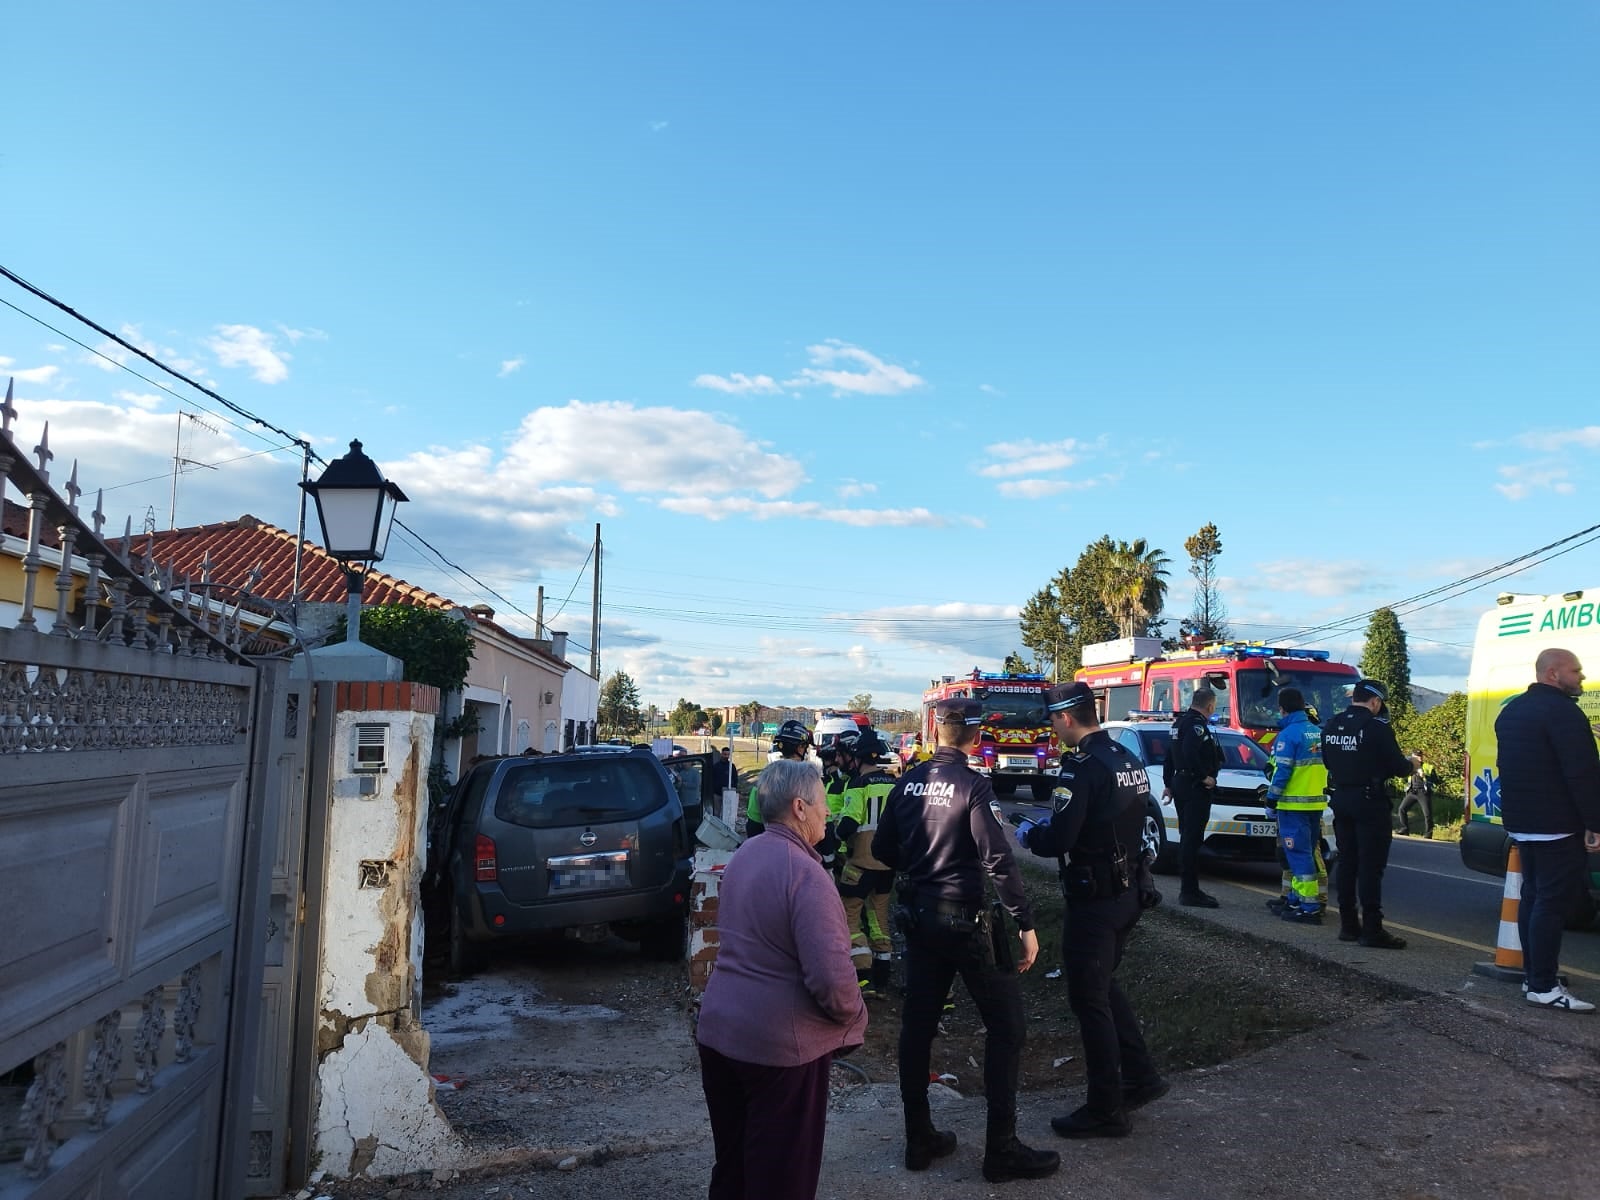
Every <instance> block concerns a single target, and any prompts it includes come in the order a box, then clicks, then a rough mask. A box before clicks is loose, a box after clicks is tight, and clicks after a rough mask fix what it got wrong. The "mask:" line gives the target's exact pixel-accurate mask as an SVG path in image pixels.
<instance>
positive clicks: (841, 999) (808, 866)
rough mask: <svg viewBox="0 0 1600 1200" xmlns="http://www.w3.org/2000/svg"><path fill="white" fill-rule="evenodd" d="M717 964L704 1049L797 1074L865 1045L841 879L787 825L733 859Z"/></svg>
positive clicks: (703, 1012) (706, 1005) (709, 989)
mask: <svg viewBox="0 0 1600 1200" xmlns="http://www.w3.org/2000/svg"><path fill="white" fill-rule="evenodd" d="M717 940H718V943H719V949H718V951H717V965H716V968H715V970H713V971H712V972H711V979H710V980H709V981H708V982H707V984H706V992H705V997H704V999H703V1000H702V1001H701V1005H700V1026H699V1032H698V1035H697V1036H698V1038H699V1041H700V1044H701V1045H703V1046H707V1047H709V1048H710V1049H712V1050H715V1051H717V1052H718V1053H719V1054H724V1055H726V1056H727V1057H729V1058H733V1059H738V1060H739V1061H740V1062H748V1063H758V1064H760V1065H762V1066H769V1067H798V1066H802V1065H804V1064H805V1063H809V1062H812V1061H814V1060H816V1059H818V1058H821V1057H822V1056H823V1055H825V1054H834V1053H839V1052H844V1051H849V1050H854V1049H855V1048H856V1047H857V1046H859V1045H861V1040H862V1037H863V1035H864V1033H865V1031H866V1028H867V1006H866V1004H865V1003H864V1002H863V1001H862V999H861V987H860V985H859V984H858V983H857V982H856V972H855V967H854V966H853V965H852V964H851V962H850V934H849V932H848V931H847V930H846V928H845V921H844V906H843V905H842V904H841V903H840V901H839V893H838V890H837V889H836V888H835V887H834V883H833V877H832V876H831V875H829V874H828V872H827V871H825V870H824V869H823V867H822V859H821V858H820V857H819V856H818V855H817V852H816V851H815V850H813V849H812V848H811V847H810V846H808V845H806V844H805V842H804V841H803V840H802V839H801V837H800V835H799V834H797V833H795V832H794V830H792V829H790V828H789V827H788V826H786V825H769V826H767V831H766V832H765V833H763V834H761V835H760V836H758V837H753V838H751V839H750V840H749V841H747V842H746V843H745V844H744V845H742V846H740V847H739V849H738V850H736V851H735V852H734V855H733V857H732V858H731V859H729V860H728V866H727V868H726V869H725V870H724V871H723V874H722V887H721V890H720V895H719V899H718V905H717Z"/></svg>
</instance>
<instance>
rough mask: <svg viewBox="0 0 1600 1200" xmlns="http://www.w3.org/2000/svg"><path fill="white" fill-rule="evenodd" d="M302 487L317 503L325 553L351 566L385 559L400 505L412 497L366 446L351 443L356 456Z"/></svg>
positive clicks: (334, 464)
mask: <svg viewBox="0 0 1600 1200" xmlns="http://www.w3.org/2000/svg"><path fill="white" fill-rule="evenodd" d="M300 486H301V487H303V488H305V490H306V491H308V492H310V493H311V498H312V499H313V500H315V501H316V502H317V520H318V521H320V522H321V523H322V548H323V549H324V550H326V551H327V552H328V553H329V554H331V555H332V556H333V557H334V558H338V559H343V560H344V561H346V562H381V561H383V552H384V550H385V549H386V548H387V547H388V545H389V526H390V524H391V523H392V522H393V521H394V506H395V505H396V504H397V503H399V502H400V501H402V500H404V499H405V498H406V494H405V493H404V492H402V491H401V490H400V489H399V488H398V487H396V486H395V485H394V484H392V483H390V482H389V481H388V480H387V479H385V478H384V477H383V472H382V471H380V470H378V464H377V463H375V462H373V461H372V460H371V459H370V458H368V457H367V456H366V455H365V454H363V453H362V452H361V443H360V442H358V441H357V442H351V443H350V453H349V454H346V455H345V456H344V457H343V458H336V459H334V460H333V461H332V462H331V463H329V464H328V469H327V470H326V471H324V472H323V473H322V478H321V479H319V480H317V481H316V482H315V483H302V484H301V485H300Z"/></svg>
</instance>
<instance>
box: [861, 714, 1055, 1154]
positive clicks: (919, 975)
mask: <svg viewBox="0 0 1600 1200" xmlns="http://www.w3.org/2000/svg"><path fill="white" fill-rule="evenodd" d="M934 721H935V732H936V734H937V737H938V742H939V746H938V749H936V750H935V751H934V752H933V755H932V757H931V758H929V759H928V761H927V762H923V763H918V764H917V765H916V766H914V767H912V768H911V769H910V770H909V771H907V772H906V773H905V774H904V775H903V776H901V778H900V780H899V782H898V783H897V784H895V787H894V790H893V791H892V792H891V793H890V794H889V799H888V803H887V804H886V805H885V806H884V810H883V814H882V816H881V818H880V819H879V822H878V831H877V833H876V834H875V835H874V836H873V839H872V852H873V854H875V855H876V856H877V857H878V858H879V859H880V860H881V861H883V862H884V863H886V864H888V865H889V866H891V867H894V868H895V869H897V870H899V871H901V872H903V875H904V878H903V880H902V883H901V886H900V899H901V907H900V909H899V920H900V922H901V928H902V929H903V930H904V932H905V935H906V1003H905V1010H904V1012H903V1014H902V1016H901V1022H900V1098H901V1101H902V1103H904V1105H905V1116H906V1169H907V1170H911V1171H921V1170H923V1169H925V1168H926V1167H927V1166H928V1165H929V1164H930V1163H931V1162H932V1161H933V1160H934V1159H936V1158H941V1157H943V1156H944V1155H946V1154H949V1153H951V1152H952V1151H954V1150H955V1148H956V1135H955V1134H953V1133H949V1132H945V1131H941V1130H938V1129H935V1128H934V1127H933V1118H932V1116H931V1114H930V1112H929V1109H928V1062H929V1052H930V1048H931V1046H932V1044H933V1036H934V1032H935V1030H936V1029H937V1028H938V1025H939V1011H940V1008H941V1006H942V1005H943V1003H944V998H945V995H946V994H947V993H948V992H949V989H950V985H951V983H952V982H953V981H954V979H955V976H956V975H957V974H960V976H961V978H962V980H963V981H964V982H965V983H966V985H967V991H968V993H969V994H970V995H971V996H972V999H973V1002H974V1003H975V1004H976V1005H977V1006H978V1012H979V1013H980V1014H982V1017H983V1024H984V1028H985V1031H986V1034H985V1041H984V1049H983V1084H984V1087H983V1090H984V1095H985V1097H986V1098H987V1101H988V1106H989V1120H988V1133H987V1138H986V1148H985V1151H984V1156H983V1177H984V1178H985V1179H987V1180H988V1181H989V1182H990V1183H1001V1182H1004V1181H1005V1180H1008V1179H1042V1178H1044V1177H1045V1176H1046V1175H1051V1174H1054V1172H1055V1171H1056V1169H1057V1168H1058V1167H1059V1166H1060V1165H1061V1156H1060V1155H1058V1154H1057V1153H1056V1152H1055V1151H1053V1150H1035V1149H1032V1148H1031V1147H1028V1146H1025V1145H1023V1144H1022V1143H1021V1142H1020V1141H1018V1140H1017V1079H1018V1075H1019V1073H1020V1071H1021V1066H1022V1045H1023V1041H1024V1040H1025V1038H1026V1024H1025V1018H1024V1017H1023V1013H1022V990H1021V987H1020V985H1019V983H1018V980H1017V975H1016V972H1017V971H1026V970H1027V969H1028V968H1029V967H1031V966H1032V965H1033V962H1034V959H1036V958H1037V957H1038V956H1039V938H1038V935H1037V934H1035V933H1034V931H1033V914H1032V912H1031V910H1030V909H1029V906H1028V898H1027V895H1026V894H1025V893H1024V892H1023V890H1022V879H1021V876H1020V873H1019V872H1018V869H1017V864H1016V862H1015V860H1014V859H1013V858H1012V856H1011V849H1010V847H1009V846H1008V845H1007V844H1006V837H1005V833H1004V832H1003V831H1002V830H1001V828H1000V823H999V822H998V821H996V820H995V818H994V812H993V810H992V809H990V807H989V802H990V800H991V799H992V798H993V796H994V790H993V789H992V788H991V787H990V786H989V781H988V779H986V778H985V777H984V776H982V775H979V774H978V773H977V772H976V771H974V770H972V768H970V767H969V766H967V752H968V750H969V749H970V748H971V747H972V746H973V745H974V744H975V743H976V742H977V740H978V734H979V730H980V728H981V724H982V721H983V706H982V705H981V704H980V703H979V702H978V701H976V700H967V699H952V700H941V701H939V703H938V704H936V705H935V706H934ZM985 876H988V877H989V878H990V879H992V880H994V885H995V890H996V891H997V892H998V893H999V896H1000V905H1002V906H1004V908H1005V910H1006V911H1007V912H1009V913H1010V914H1011V916H1012V917H1013V918H1014V919H1015V920H1016V922H1017V928H1018V930H1019V931H1020V932H1019V934H1018V937H1019V939H1020V941H1021V944H1022V956H1021V959H1020V960H1019V961H1018V962H1017V964H1016V968H1015V969H1013V968H1012V965H1011V950H1010V943H1009V941H1008V940H1007V938H1006V936H1005V932H1004V929H1003V927H1001V926H999V925H997V924H995V921H996V920H997V917H996V915H995V914H993V913H991V911H990V909H989V906H988V903H987V901H986V899H985V896H984V877H985Z"/></svg>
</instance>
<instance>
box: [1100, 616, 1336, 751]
mask: <svg viewBox="0 0 1600 1200" xmlns="http://www.w3.org/2000/svg"><path fill="white" fill-rule="evenodd" d="M1360 677H1361V674H1360V672H1359V671H1357V670H1356V669H1355V668H1354V667H1352V666H1350V665H1349V664H1348V663H1340V662H1334V661H1333V656H1332V654H1330V653H1329V652H1328V651H1327V650H1301V649H1298V648H1288V647H1282V646H1266V645H1262V644H1261V643H1259V642H1215V643H1212V644H1210V645H1206V646H1198V647H1195V648H1193V649H1186V650H1170V651H1169V650H1164V649H1163V648H1162V645H1161V639H1160V638H1151V637H1136V638H1121V639H1119V640H1117V641H1112V642H1096V643H1094V644H1093V645H1089V646H1085V647H1084V648H1083V666H1082V667H1081V668H1080V669H1079V670H1078V671H1077V672H1075V673H1074V675H1073V678H1074V679H1076V680H1080V681H1081V682H1083V683H1087V684H1088V685H1089V686H1090V687H1091V688H1093V689H1094V692H1095V695H1096V696H1098V697H1099V699H1100V719H1101V720H1102V721H1116V720H1122V719H1124V718H1126V717H1127V716H1128V714H1129V713H1131V712H1135V711H1141V710H1142V711H1145V712H1170V713H1176V712H1181V711H1183V710H1184V709H1186V708H1188V707H1189V702H1190V701H1191V700H1193V699H1194V692H1195V689H1196V688H1198V687H1202V686H1203V687H1208V688H1210V689H1211V690H1212V691H1214V692H1216V694H1217V711H1216V715H1217V717H1219V718H1221V719H1223V720H1225V721H1226V722H1227V723H1228V725H1229V726H1230V727H1231V728H1233V729H1237V730H1240V731H1241V732H1243V733H1245V734H1246V735H1247V736H1249V737H1252V738H1254V739H1255V740H1256V741H1258V742H1260V743H1261V744H1262V745H1263V746H1270V745H1271V744H1272V741H1273V739H1274V738H1276V737H1277V733H1278V717H1279V716H1280V713H1279V712H1278V690H1279V689H1280V688H1285V687H1295V688H1299V689H1300V694H1301V695H1302V696H1304V697H1305V702H1306V707H1307V708H1308V709H1310V710H1311V711H1312V713H1313V715H1314V716H1315V717H1316V719H1317V720H1319V721H1326V720H1327V719H1328V718H1329V717H1331V716H1333V715H1334V714H1335V713H1340V712H1343V711H1344V710H1345V709H1346V708H1348V707H1349V705H1350V689H1351V687H1352V686H1353V685H1354V684H1355V682H1356V680H1357V679H1359V678H1360Z"/></svg>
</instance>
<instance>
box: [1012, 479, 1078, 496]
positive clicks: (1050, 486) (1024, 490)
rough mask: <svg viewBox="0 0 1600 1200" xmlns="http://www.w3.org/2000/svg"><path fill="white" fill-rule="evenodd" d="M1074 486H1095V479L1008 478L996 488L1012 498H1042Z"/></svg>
mask: <svg viewBox="0 0 1600 1200" xmlns="http://www.w3.org/2000/svg"><path fill="white" fill-rule="evenodd" d="M1074 486H1076V487H1093V486H1094V481H1093V480H1088V481H1086V482H1083V483H1078V484H1074V483H1073V481H1072V480H1070V479H1008V480H1006V481H1005V482H1004V483H1002V484H999V485H998V487H997V488H996V490H997V491H998V492H999V493H1000V494H1001V495H1002V496H1009V497H1011V498H1012V499H1020V500H1042V499H1043V498H1044V497H1046V496H1054V495H1055V494H1056V493H1057V492H1064V491H1066V490H1067V489H1068V488H1071V487H1074Z"/></svg>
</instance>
